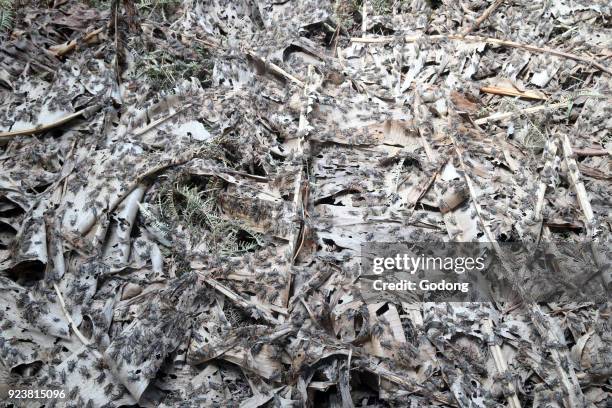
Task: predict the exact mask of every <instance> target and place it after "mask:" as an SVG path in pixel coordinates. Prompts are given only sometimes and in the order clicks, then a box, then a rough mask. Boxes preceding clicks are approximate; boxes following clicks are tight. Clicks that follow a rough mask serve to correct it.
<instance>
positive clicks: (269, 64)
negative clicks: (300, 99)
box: [246, 51, 306, 88]
mask: <svg viewBox="0 0 612 408" xmlns="http://www.w3.org/2000/svg"><path fill="white" fill-rule="evenodd" d="M246 53H247V55H248V56H250V57H251V58H254V59H256V60H259V61H261V62H263V63H264V64H265V65H266V66H267V67H269V68H270V70H271V71H274V72H275V73H277V74H279V75H281V76H283V77H285V78H287V79H289V80H290V81H292V82H294V83H296V84H297V85H299V86H300V87H301V88H304V87H305V86H306V85H305V84H304V82H303V81H301V80H299V79H297V78H296V77H294V76H293V75H291V74H290V73H288V72H287V71H285V70H284V69H282V68H281V67H279V66H278V65H276V64H275V63H273V62H271V61H268V60H266V59H265V58H263V57H260V56H259V55H257V54H255V53H254V52H253V51H247V52H246Z"/></svg>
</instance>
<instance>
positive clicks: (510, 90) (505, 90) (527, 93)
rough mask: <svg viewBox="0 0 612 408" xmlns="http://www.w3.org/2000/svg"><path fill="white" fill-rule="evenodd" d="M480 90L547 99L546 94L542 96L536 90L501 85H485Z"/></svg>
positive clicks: (495, 93)
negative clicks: (522, 89)
mask: <svg viewBox="0 0 612 408" xmlns="http://www.w3.org/2000/svg"><path fill="white" fill-rule="evenodd" d="M480 92H485V93H490V94H493V95H504V96H518V97H520V98H526V99H544V100H545V99H546V97H545V96H541V95H539V94H538V93H537V92H534V91H525V92H521V91H517V90H516V89H513V88H505V87H500V86H483V87H481V88H480Z"/></svg>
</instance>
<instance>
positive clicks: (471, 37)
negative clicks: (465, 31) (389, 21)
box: [351, 34, 612, 75]
mask: <svg viewBox="0 0 612 408" xmlns="http://www.w3.org/2000/svg"><path fill="white" fill-rule="evenodd" d="M420 39H427V40H430V41H442V40H457V41H466V42H485V43H489V44H494V45H500V46H504V47H510V48H521V49H524V50H527V51H532V52H538V53H542V54H550V55H555V56H557V57H563V58H567V59H571V60H574V61H578V62H582V63H585V64H587V65H592V66H593V67H595V68H597V69H599V70H600V71H603V72H605V73H607V74H608V75H612V70H610V69H609V68H607V67H605V66H604V65H602V64H600V63H599V62H597V61H594V60H592V59H591V58H587V57H582V56H580V55H575V54H570V53H569V52H564V51H559V50H555V49H552V48H542V47H536V46H535V45H530V44H521V43H518V42H514V41H508V40H500V39H497V38H491V37H480V36H476V35H467V36H463V35H460V34H436V35H415V36H406V37H403V38H402V37H375V38H369V37H367V38H365V37H364V38H351V41H352V42H357V43H366V44H388V43H390V42H392V41H394V40H402V41H404V42H416V41H418V40H420Z"/></svg>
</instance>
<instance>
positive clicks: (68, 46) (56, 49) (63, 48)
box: [49, 27, 106, 57]
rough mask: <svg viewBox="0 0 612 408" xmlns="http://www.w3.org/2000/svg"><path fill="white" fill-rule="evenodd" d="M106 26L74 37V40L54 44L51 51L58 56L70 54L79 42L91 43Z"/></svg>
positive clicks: (50, 48)
mask: <svg viewBox="0 0 612 408" xmlns="http://www.w3.org/2000/svg"><path fill="white" fill-rule="evenodd" d="M105 28H106V27H100V28H98V29H97V30H94V31H92V32H90V33H87V34H85V35H83V36H82V37H81V38H80V39H79V40H76V39H74V40H72V41H69V42H66V43H63V44H59V45H53V46H51V47H49V51H50V52H51V53H52V54H53V55H55V56H56V57H62V56H64V55H66V54H68V53H69V52H71V51H73V50H74V49H76V47H77V44H78V43H85V44H89V43H90V42H91V40H92V39H93V38H94V37H96V36H97V35H98V34H100V33H101V32H102V31H104V29H105Z"/></svg>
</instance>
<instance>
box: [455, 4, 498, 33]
mask: <svg viewBox="0 0 612 408" xmlns="http://www.w3.org/2000/svg"><path fill="white" fill-rule="evenodd" d="M503 2H504V0H495V1H494V2H493V3H492V4H491V5H490V6H489V7H487V9H486V10H485V11H484V12H483V13H482V15H481V16H480V17H478V18H477V19H476V21H474V24H472V25H471V26H470V27H468V28H467V29H466V30H465V31H464V32H463V33H462V35H464V36H465V35H468V34H469V33H471V32H472V31H474V30H476V29H477V28H478V27H480V25H481V24H482V23H483V22H484V21H485V20H486V19H487V18H489V16H490V15H491V14H493V12H494V11H495V10H497V8H498V7H499V6H500V5H501V4H502V3H503Z"/></svg>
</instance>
